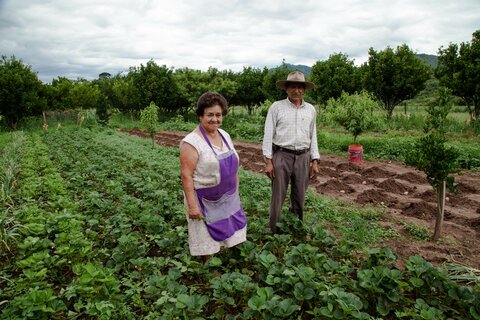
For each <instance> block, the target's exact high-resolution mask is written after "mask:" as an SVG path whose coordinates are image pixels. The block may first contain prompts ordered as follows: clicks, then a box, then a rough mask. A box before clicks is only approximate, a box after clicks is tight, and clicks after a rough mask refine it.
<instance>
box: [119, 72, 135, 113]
mask: <svg viewBox="0 0 480 320" xmlns="http://www.w3.org/2000/svg"><path fill="white" fill-rule="evenodd" d="M112 93H113V95H112V106H114V107H115V108H117V109H118V110H120V111H121V112H129V111H134V110H138V107H137V106H138V105H139V103H140V102H139V101H140V92H139V90H138V89H137V88H136V87H135V86H134V84H133V77H131V76H121V75H116V76H115V77H114V78H113V84H112Z"/></svg>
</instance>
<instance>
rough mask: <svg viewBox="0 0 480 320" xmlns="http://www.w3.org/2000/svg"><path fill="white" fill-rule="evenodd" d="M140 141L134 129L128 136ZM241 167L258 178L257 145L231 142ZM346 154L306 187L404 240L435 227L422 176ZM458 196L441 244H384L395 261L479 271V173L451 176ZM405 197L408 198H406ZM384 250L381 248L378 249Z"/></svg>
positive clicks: (323, 166) (330, 159)
mask: <svg viewBox="0 0 480 320" xmlns="http://www.w3.org/2000/svg"><path fill="white" fill-rule="evenodd" d="M128 132H129V133H130V134H135V135H138V136H141V137H144V138H148V137H149V136H148V134H146V133H144V132H142V131H141V130H139V129H132V130H129V131H128ZM185 135H186V133H185V132H174V131H162V132H158V133H157V135H156V137H155V141H156V142H157V143H158V144H161V145H165V146H171V147H176V148H178V146H179V143H180V140H181V139H182V138H183V137H184V136H185ZM234 145H235V148H236V150H237V152H238V154H239V156H240V165H241V166H242V167H243V168H244V169H247V170H252V171H255V172H259V173H263V170H264V162H263V156H262V148H261V145H259V144H253V143H246V142H241V141H234ZM348 159H349V157H348V154H347V153H345V156H344V157H342V156H336V155H329V154H322V155H321V159H320V162H319V166H320V173H319V175H317V177H315V178H314V179H312V180H311V182H310V183H311V187H312V188H314V189H315V190H316V191H317V192H320V193H322V194H325V195H329V196H334V197H340V198H342V199H346V200H350V201H352V202H355V203H357V204H359V205H365V204H374V205H377V204H378V205H383V206H384V207H386V210H385V213H384V215H383V217H382V220H381V221H379V223H382V224H385V225H388V226H389V227H391V228H395V229H396V230H398V232H399V234H403V235H405V236H408V234H407V231H406V230H404V229H405V223H406V222H409V223H411V224H414V225H418V224H419V223H422V224H425V225H426V226H428V227H429V230H431V231H432V234H433V228H434V225H435V217H436V210H437V209H436V208H437V199H436V193H435V191H433V189H432V187H431V186H430V184H429V183H428V181H427V179H426V177H425V175H424V174H423V173H422V172H420V171H418V170H416V169H415V168H413V167H409V166H406V165H404V164H403V163H400V162H395V161H364V162H363V164H352V163H350V162H349V161H348ZM455 181H456V182H457V193H453V194H451V193H448V194H447V196H448V200H447V201H446V202H445V221H444V227H443V231H442V239H441V241H440V242H437V243H431V242H428V241H423V242H415V241H412V240H411V237H410V238H407V239H408V241H406V240H405V238H403V239H393V240H391V241H388V242H387V243H386V244H387V245H390V247H391V248H392V249H393V250H394V251H395V252H396V253H397V255H398V257H399V258H400V259H403V258H406V257H408V256H410V255H421V256H423V257H424V258H425V259H426V260H428V261H430V262H432V263H439V262H443V261H446V260H455V261H457V262H460V263H465V264H467V265H470V266H472V267H474V268H477V269H479V268H480V216H479V214H480V205H479V204H480V172H462V173H460V174H458V175H456V176H455ZM405 192H408V193H407V194H406V193H405ZM382 245H383V243H382Z"/></svg>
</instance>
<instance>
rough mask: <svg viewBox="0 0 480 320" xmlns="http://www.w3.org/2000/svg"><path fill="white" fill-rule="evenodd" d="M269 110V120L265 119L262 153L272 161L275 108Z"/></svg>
mask: <svg viewBox="0 0 480 320" xmlns="http://www.w3.org/2000/svg"><path fill="white" fill-rule="evenodd" d="M273 106H274V105H272V106H270V109H268V113H267V118H266V119H265V127H264V131H263V143H262V152H263V155H264V156H265V158H267V159H272V154H273V151H272V143H273V108H272V107H273Z"/></svg>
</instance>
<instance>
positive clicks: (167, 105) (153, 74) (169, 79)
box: [129, 60, 180, 112]
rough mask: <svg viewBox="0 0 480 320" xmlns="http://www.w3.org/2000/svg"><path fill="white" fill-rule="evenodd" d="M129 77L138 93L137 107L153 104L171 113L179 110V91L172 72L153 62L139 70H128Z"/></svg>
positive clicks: (141, 66)
mask: <svg viewBox="0 0 480 320" xmlns="http://www.w3.org/2000/svg"><path fill="white" fill-rule="evenodd" d="M129 76H130V77H132V81H133V85H134V86H135V88H136V90H138V92H139V96H138V99H139V101H138V104H136V106H137V107H140V106H145V105H149V104H150V102H152V101H153V102H154V103H155V104H157V105H160V106H161V107H162V108H163V109H164V111H167V112H173V111H176V110H177V109H178V108H179V98H180V95H179V90H178V85H177V83H176V81H175V78H174V76H173V70H171V69H169V68H167V67H166V66H158V65H157V64H156V63H155V62H154V61H153V60H150V61H148V62H147V64H146V65H143V64H141V65H140V67H139V68H130V72H129Z"/></svg>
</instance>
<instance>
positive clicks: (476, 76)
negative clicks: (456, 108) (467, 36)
mask: <svg viewBox="0 0 480 320" xmlns="http://www.w3.org/2000/svg"><path fill="white" fill-rule="evenodd" d="M435 76H436V77H437V78H438V79H439V80H440V84H442V85H444V86H446V87H448V88H450V89H451V90H452V93H453V94H454V95H456V96H459V97H461V98H463V99H464V100H465V103H466V104H467V107H468V110H469V112H470V114H471V115H472V116H473V118H474V119H478V116H479V115H480V30H477V31H475V32H474V33H473V37H472V42H471V43H468V42H462V43H461V44H460V46H458V45H456V44H450V45H449V46H448V47H447V48H444V47H440V49H439V50H438V66H437V68H436V69H435Z"/></svg>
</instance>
